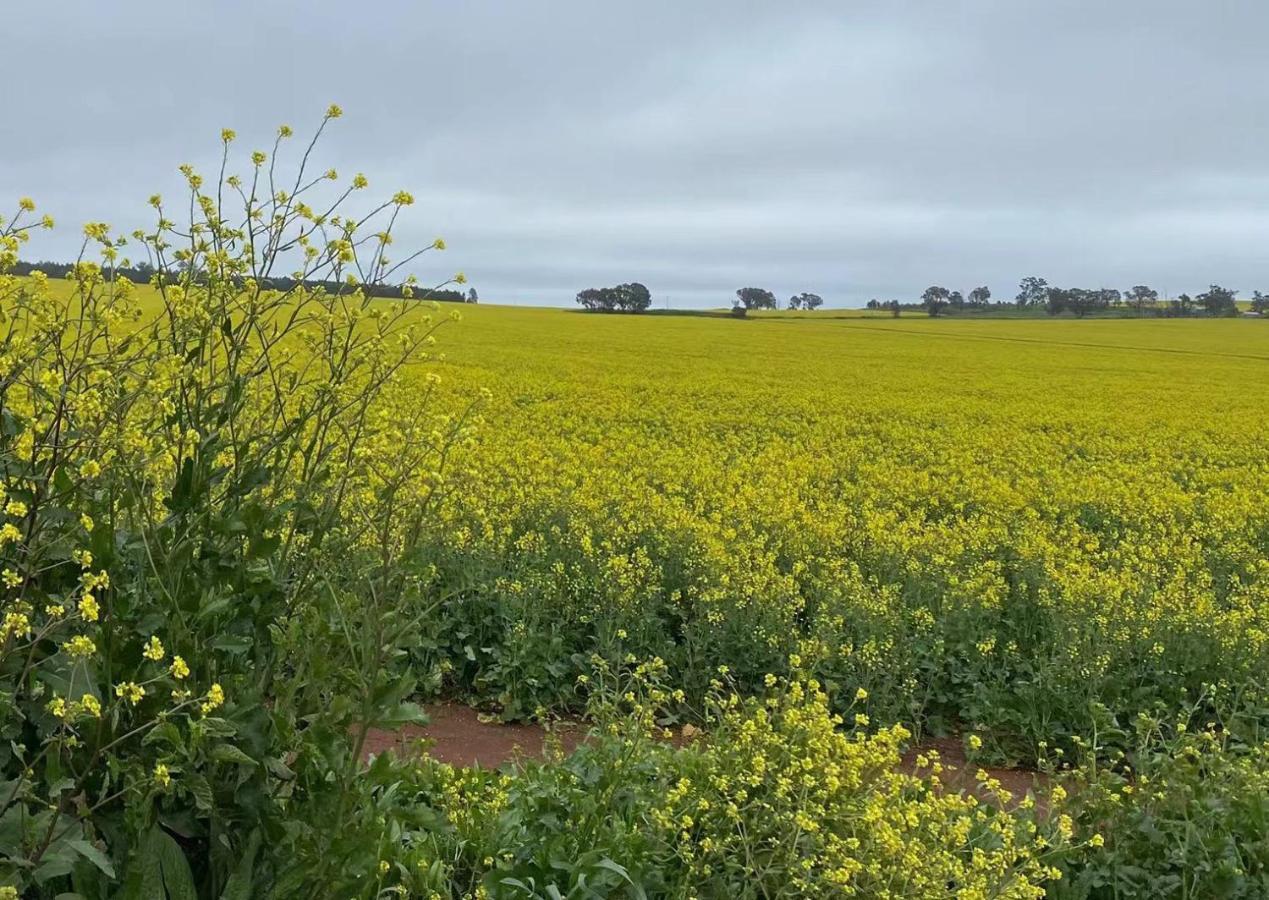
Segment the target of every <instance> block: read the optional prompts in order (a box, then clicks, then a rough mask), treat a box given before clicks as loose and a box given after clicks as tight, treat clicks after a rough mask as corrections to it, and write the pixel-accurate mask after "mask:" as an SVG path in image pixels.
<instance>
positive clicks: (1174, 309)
mask: <svg viewBox="0 0 1269 900" xmlns="http://www.w3.org/2000/svg"><path fill="white" fill-rule="evenodd" d="M1237 295H1238V292H1237V291H1235V290H1231V289H1229V288H1225V287H1222V286H1220V285H1219V284H1213V285H1210V286H1209V287H1208V289H1207V290H1206V291H1204V292H1203V293H1201V294H1199V295H1198V296H1197V297H1191V296H1190V295H1189V294H1181V295H1180V296H1178V297H1177V298H1176V299H1175V300H1166V301H1163V302H1160V300H1159V292H1158V291H1157V290H1155V289H1154V288H1152V287H1150V286H1149V285H1147V284H1134V285H1133V286H1132V287H1130V288H1128V289H1127V290H1126V291H1123V292H1122V293H1121V292H1120V291H1118V290H1116V289H1114V288H1091V289H1090V288H1074V287H1072V288H1063V287H1057V286H1056V285H1051V284H1049V283H1048V282H1047V281H1045V280H1044V279H1043V278H1037V277H1036V276H1034V275H1032V276H1028V277H1026V278H1024V279H1022V281H1021V282H1020V283H1019V285H1018V295H1017V297H1016V302H1017V305H1018V307H1019V308H1028V307H1030V308H1040V307H1043V308H1044V310H1045V311H1046V312H1048V314H1049V315H1052V316H1056V315H1061V314H1063V313H1071V314H1073V315H1075V316H1076V317H1078V318H1083V317H1084V316H1087V315H1089V314H1090V313H1096V312H1100V311H1104V310H1108V309H1119V308H1121V307H1124V306H1126V307H1127V308H1129V309H1131V310H1133V311H1134V312H1136V313H1137V314H1138V315H1143V316H1146V315H1149V316H1192V315H1208V316H1233V315H1237V314H1238V303H1237ZM1256 296H1257V297H1261V304H1262V305H1265V304H1266V302H1269V298H1266V297H1262V296H1261V294H1260V292H1259V291H1257V292H1256ZM1255 305H1256V300H1254V299H1253V301H1252V306H1253V309H1254V308H1255Z"/></svg>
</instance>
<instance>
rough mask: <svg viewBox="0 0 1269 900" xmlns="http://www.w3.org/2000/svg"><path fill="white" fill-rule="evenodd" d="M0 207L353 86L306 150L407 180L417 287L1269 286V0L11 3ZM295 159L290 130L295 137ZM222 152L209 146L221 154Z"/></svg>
mask: <svg viewBox="0 0 1269 900" xmlns="http://www.w3.org/2000/svg"><path fill="white" fill-rule="evenodd" d="M3 29H4V34H3V35H0V51H2V54H0V58H2V59H3V61H4V64H3V67H2V68H0V73H3V74H0V107H2V108H3V111H4V124H3V125H0V199H2V198H8V199H4V200H3V203H4V206H5V208H6V209H8V208H11V206H12V204H13V203H14V202H15V201H16V199H17V198H18V197H19V196H24V195H30V196H33V197H35V198H36V200H37V201H38V202H39V204H40V207H41V209H42V210H43V211H47V212H49V213H51V214H53V215H54V216H55V217H56V218H57V219H58V222H59V227H58V228H57V230H56V231H55V232H52V233H51V234H48V235H41V236H39V237H38V239H36V240H33V241H32V245H31V247H30V252H29V255H30V256H32V257H52V258H58V259H65V258H69V257H70V256H72V255H73V254H74V252H75V251H76V249H77V247H78V234H79V225H80V224H82V223H83V222H84V221H88V220H105V221H109V222H112V223H114V224H116V225H120V226H126V227H127V228H128V229H129V230H130V229H131V228H133V227H136V226H137V225H140V224H143V223H147V222H148V221H149V218H148V216H147V213H148V210H147V208H146V206H145V199H146V197H148V196H149V195H150V194H151V193H154V192H155V191H162V192H164V193H166V194H168V195H175V194H177V193H179V186H180V182H179V176H177V174H176V167H177V165H179V164H180V163H182V162H193V163H195V164H199V163H201V164H204V165H208V166H209V163H210V160H211V159H212V158H213V157H214V156H215V154H216V153H217V152H218V142H219V130H220V128H221V127H222V126H231V127H233V128H235V129H237V131H238V133H239V136H240V137H239V145H240V148H241V150H242V152H243V154H244V155H245V154H246V153H247V152H249V150H250V149H252V148H254V147H265V146H267V145H268V144H269V143H271V140H272V133H273V129H274V127H275V126H276V125H277V124H279V123H282V122H288V123H290V124H292V125H293V126H295V128H296V129H297V131H301V132H302V131H304V130H305V129H306V128H307V127H309V126H311V125H313V124H315V123H316V120H317V119H318V118H320V116H321V113H322V111H323V110H324V109H325V107H326V105H327V104H328V103H330V102H332V101H334V102H338V103H339V104H341V105H342V106H343V108H344V110H345V116H344V118H343V119H341V120H340V121H339V122H337V123H335V126H336V127H334V128H333V130H332V131H331V133H330V137H329V140H326V141H325V142H324V144H323V145H322V146H321V147H320V150H319V157H320V158H319V160H318V162H319V164H320V165H321V166H322V167H323V168H324V167H327V166H333V167H335V168H337V169H339V170H340V171H341V173H343V172H347V173H348V174H351V173H352V172H353V171H356V170H361V171H364V172H365V173H366V174H367V175H368V176H369V177H370V179H371V183H372V186H374V187H378V188H382V189H383V190H385V191H387V192H389V193H390V192H391V191H393V190H395V189H397V188H406V189H409V190H411V191H412V192H413V193H414V194H415V196H416V197H417V198H418V200H419V202H418V204H417V205H415V206H414V207H413V208H412V209H410V210H409V215H408V217H407V218H406V220H405V222H404V224H403V225H402V226H401V227H400V229H399V231H398V235H399V244H398V248H399V249H400V248H402V247H404V246H405V245H409V244H417V243H426V242H430V241H431V239H432V238H433V237H434V236H436V235H442V236H444V237H445V239H446V241H447V243H448V245H449V249H448V250H447V251H446V253H445V254H444V255H429V256H428V257H426V259H427V261H428V266H427V267H425V268H423V269H421V270H420V271H419V274H420V276H422V277H423V278H424V279H425V280H436V281H439V280H442V279H443V278H444V277H446V276H447V275H448V274H450V273H451V272H453V271H457V270H459V269H462V270H465V271H466V273H467V275H468V277H469V278H470V279H471V281H472V283H473V284H474V285H475V286H476V287H477V289H478V290H479V291H480V294H481V298H482V299H483V300H486V301H493V302H508V303H536V304H569V303H571V302H572V298H573V295H574V294H575V293H576V292H577V291H578V290H579V289H581V288H585V287H591V286H598V285H604V284H611V283H616V282H620V281H629V280H638V281H642V282H644V283H645V284H647V285H648V286H649V288H650V289H651V290H652V293H653V296H654V300H655V302H656V304H657V305H658V306H661V305H664V304H665V302H666V300H667V298H668V300H669V302H670V303H671V304H672V305H673V306H676V307H686V306H719V305H723V304H725V303H727V302H729V298H730V296H731V295H732V292H733V291H734V290H735V289H736V288H737V287H740V286H743V285H751V284H752V285H757V286H760V287H768V288H770V289H772V290H774V291H775V292H776V293H777V295H779V296H780V297H781V298H784V297H787V296H788V295H789V294H791V293H794V292H800V291H804V290H807V291H814V292H816V293H819V294H821V295H823V296H824V297H825V299H826V301H827V303H828V305H830V306H852V305H861V304H862V303H864V302H865V301H867V300H868V299H869V298H870V297H874V296H875V297H880V298H883V299H886V298H890V297H899V298H904V299H911V298H915V297H916V296H917V295H918V294H919V293H920V292H921V290H922V289H924V288H925V287H926V286H927V285H930V284H935V283H937V284H944V285H947V286H948V287H949V288H953V289H959V290H962V291H965V292H968V291H969V289H971V288H973V287H974V286H976V285H979V284H987V285H989V286H990V287H991V289H992V291H993V293H994V294H995V295H996V297H998V298H1000V297H1012V296H1013V294H1014V293H1015V292H1016V290H1017V282H1018V280H1019V278H1021V277H1022V276H1024V275H1031V274H1037V275H1041V276H1044V277H1047V278H1048V279H1049V281H1050V282H1053V283H1059V284H1072V285H1080V286H1088V287H1097V286H1109V287H1118V288H1121V289H1122V288H1124V287H1127V286H1129V285H1131V284H1134V283H1139V282H1145V283H1148V284H1151V285H1153V286H1155V287H1156V288H1158V289H1160V290H1161V291H1166V292H1167V293H1168V294H1170V295H1173V296H1174V295H1175V294H1177V293H1179V292H1181V291H1190V292H1191V293H1193V292H1195V291H1196V290H1200V289H1202V288H1203V287H1204V286H1206V285H1207V284H1208V283H1209V282H1211V281H1219V282H1222V283H1224V284H1226V285H1227V286H1230V287H1234V288H1238V289H1240V290H1241V291H1242V292H1243V293H1245V294H1249V293H1250V292H1251V290H1252V289H1253V288H1257V287H1258V288H1261V289H1269V271H1267V270H1266V263H1267V262H1269V259H1267V256H1269V102H1267V101H1269V62H1267V60H1266V56H1265V46H1266V42H1267V39H1269V4H1266V3H1264V2H1261V0H1246V2H1220V0H1207V2H1194V0H1185V2H1173V0H1149V2H1146V0H1141V2H1137V0H1113V2H1107V0H1097V2H1086V3H1085V2H1035V0H1000V2H966V3H955V2H950V0H941V2H922V3H902V2H875V3H847V2H823V3H819V2H806V0H799V2H796V3H792V2H788V0H784V2H770V3H747V2H737V0H709V2H706V0H692V2H682V0H670V2H648V0H645V2H641V3H637V4H634V3H628V4H617V3H609V2H596V0H579V2H554V0H542V2H538V3H527V2H522V0H514V2H513V0H506V2H480V0H462V2H459V0H446V2H439V0H435V2H420V0H416V2H400V3H369V2H368V3H359V4H356V3H348V2H346V0H341V2H336V0H308V2H295V3H281V2H262V0H257V2H241V3H230V2H215V3H212V2H206V0H204V2H200V3H185V2H179V0H161V2H139V0H128V2H121V3H103V2H101V0H56V2H52V0H50V2H35V0H28V2H19V3H15V4H11V5H8V6H7V8H6V9H5V12H4V21H3ZM297 149H298V148H297ZM209 167H210V166H209Z"/></svg>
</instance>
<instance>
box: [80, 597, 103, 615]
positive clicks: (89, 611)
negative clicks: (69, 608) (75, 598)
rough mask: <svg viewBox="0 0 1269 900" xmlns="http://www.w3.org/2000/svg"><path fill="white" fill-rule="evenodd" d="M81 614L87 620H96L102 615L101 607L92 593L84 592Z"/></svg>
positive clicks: (81, 599) (81, 600)
mask: <svg viewBox="0 0 1269 900" xmlns="http://www.w3.org/2000/svg"><path fill="white" fill-rule="evenodd" d="M79 615H80V617H81V618H82V619H83V620H84V621H85V622H96V621H97V619H98V618H99V617H100V616H101V607H100V606H98V605H97V598H96V597H94V596H93V595H92V594H84V596H83V597H82V598H80V601H79Z"/></svg>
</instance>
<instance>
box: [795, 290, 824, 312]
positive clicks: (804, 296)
mask: <svg viewBox="0 0 1269 900" xmlns="http://www.w3.org/2000/svg"><path fill="white" fill-rule="evenodd" d="M823 305H824V298H823V297H821V296H820V295H819V294H808V293H805V292H803V293H801V294H794V295H793V296H792V297H790V298H789V309H819V308H820V307H821V306H823Z"/></svg>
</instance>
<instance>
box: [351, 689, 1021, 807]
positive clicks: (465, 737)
mask: <svg viewBox="0 0 1269 900" xmlns="http://www.w3.org/2000/svg"><path fill="white" fill-rule="evenodd" d="M427 714H428V717H429V718H430V719H431V721H430V722H429V723H428V724H427V725H426V726H423V727H416V726H407V727H406V728H403V729H401V730H399V731H385V730H381V729H372V730H371V731H370V733H369V734H368V735H367V736H366V744H365V748H364V750H363V753H364V755H365V756H366V758H369V757H371V756H374V755H377V754H379V753H383V752H384V751H387V750H392V751H394V752H397V753H400V754H401V755H403V756H406V755H410V754H414V753H418V752H420V747H419V741H420V740H421V739H426V740H428V741H430V742H431V747H430V748H429V750H428V752H429V753H430V755H431V756H432V757H433V758H435V759H437V760H440V761H441V762H445V763H449V764H450V765H453V766H459V767H463V768H471V767H474V766H480V767H482V768H486V769H494V768H498V767H499V766H502V765H505V764H506V763H508V762H511V761H512V760H514V759H517V758H524V759H541V758H542V757H543V755H544V752H545V741H546V736H547V732H546V730H545V729H544V728H543V727H542V726H540V725H525V724H513V723H505V722H499V721H497V720H496V719H490V720H486V719H485V717H483V716H481V714H480V713H478V712H476V710H474V709H472V708H471V707H468V706H463V705H461V704H456V703H437V704H433V705H431V706H428V707H427ZM552 730H553V732H554V734H555V735H556V736H557V737H558V738H559V740H560V743H561V744H562V745H563V747H564V750H565V751H566V752H567V751H572V750H574V749H576V748H577V747H578V746H579V745H580V744H581V743H582V742H583V741H584V740H585V739H586V729H585V726H583V725H582V724H581V723H577V722H561V723H557V724H556V725H555V726H554V727H553V729H552ZM676 740H680V741H681V740H682V738H681V737H677V736H676ZM930 750H937V751H938V754H939V760H940V762H942V763H943V766H944V770H943V772H942V774H941V775H940V776H939V778H940V780H941V781H942V782H943V785H944V786H945V787H947V788H949V789H951V790H956V791H965V792H967V793H974V794H979V795H980V796H981V794H982V792H981V791H980V790H979V786H978V783H977V780H976V778H975V775H976V773H977V772H978V770H979V769H980V768H982V769H985V770H986V771H987V773H988V774H989V775H991V777H993V778H995V779H996V780H998V781H999V782H1000V783H1001V784H1002V785H1003V786H1004V787H1005V788H1006V789H1007V790H1008V791H1009V792H1010V793H1011V794H1013V796H1014V799H1015V800H1021V799H1022V798H1023V797H1025V796H1026V794H1027V792H1028V791H1034V792H1036V793H1037V794H1039V793H1041V791H1042V789H1043V788H1044V787H1045V779H1044V776H1043V775H1041V774H1040V773H1038V772H1034V771H1031V770H1030V769H1002V768H997V767H993V766H978V765H975V764H974V763H971V762H969V761H968V760H966V758H965V751H964V749H963V748H962V746H961V742H960V741H958V740H956V739H955V738H934V739H931V740H928V741H926V742H924V743H923V744H921V745H920V746H919V747H914V748H913V749H911V750H909V751H908V752H907V753H905V754H904V756H903V761H902V762H901V763H900V766H899V767H900V769H901V770H902V771H904V772H909V773H915V772H916V771H917V768H916V757H917V756H918V755H919V754H921V753H926V752H929V751H930Z"/></svg>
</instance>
